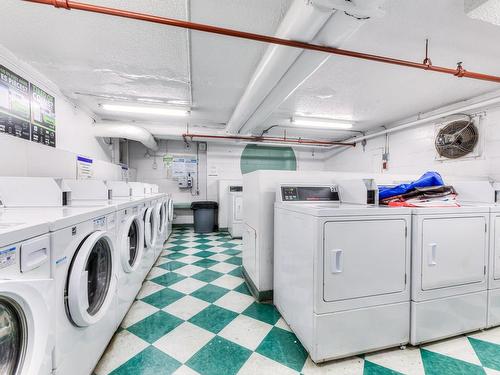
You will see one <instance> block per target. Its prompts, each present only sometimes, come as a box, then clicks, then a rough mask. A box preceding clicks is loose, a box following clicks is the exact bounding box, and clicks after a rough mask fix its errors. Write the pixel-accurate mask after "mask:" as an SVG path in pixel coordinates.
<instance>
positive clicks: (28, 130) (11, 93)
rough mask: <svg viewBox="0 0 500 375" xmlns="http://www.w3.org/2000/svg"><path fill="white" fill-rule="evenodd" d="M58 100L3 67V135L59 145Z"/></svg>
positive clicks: (0, 75) (0, 97)
mask: <svg viewBox="0 0 500 375" xmlns="http://www.w3.org/2000/svg"><path fill="white" fill-rule="evenodd" d="M55 107H56V99H55V97H53V96H52V95H50V94H48V93H47V92H45V91H44V90H42V89H40V88H39V87H38V86H36V85H34V84H32V83H29V82H28V81H27V80H26V79H24V78H22V77H21V76H19V75H17V74H16V73H14V72H13V71H11V70H9V69H7V68H6V67H4V66H3V65H0V133H6V134H10V135H13V136H16V137H19V138H23V139H26V140H32V141H34V142H38V143H43V144H45V145H47V146H52V147H55V146H56V114H55Z"/></svg>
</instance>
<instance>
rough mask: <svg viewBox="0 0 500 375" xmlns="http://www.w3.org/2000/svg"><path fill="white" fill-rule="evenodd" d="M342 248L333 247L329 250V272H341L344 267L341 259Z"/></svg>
mask: <svg viewBox="0 0 500 375" xmlns="http://www.w3.org/2000/svg"><path fill="white" fill-rule="evenodd" d="M343 254H344V250H342V249H333V250H330V272H331V273H341V272H342V270H343V268H344V261H343V258H344V257H343Z"/></svg>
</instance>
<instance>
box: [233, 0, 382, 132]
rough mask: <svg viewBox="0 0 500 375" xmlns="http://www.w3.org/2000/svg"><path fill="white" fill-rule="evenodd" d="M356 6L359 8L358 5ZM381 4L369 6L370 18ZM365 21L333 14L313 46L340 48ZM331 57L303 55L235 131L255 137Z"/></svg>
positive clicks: (304, 53)
mask: <svg viewBox="0 0 500 375" xmlns="http://www.w3.org/2000/svg"><path fill="white" fill-rule="evenodd" d="M322 3H325V0H322ZM357 3H358V4H361V2H360V1H358V2H357ZM382 3H383V0H377V1H370V3H369V5H370V6H371V7H372V12H373V14H375V15H376V16H379V15H380V14H379V13H377V10H379V6H380V5H381V4H382ZM363 14H368V12H367V11H366V9H365V8H363ZM366 21H367V18H362V19H359V18H357V17H351V16H348V15H346V14H345V13H344V12H343V11H342V12H336V13H335V14H333V16H332V17H330V19H329V21H328V22H327V23H326V24H325V26H324V27H323V28H322V29H321V31H320V32H319V33H318V34H317V35H316V37H315V38H314V42H315V43H318V44H321V45H327V46H334V47H339V46H341V45H342V43H343V42H344V41H345V40H347V39H348V38H349V37H350V36H352V35H353V34H354V33H355V32H356V31H358V30H359V28H361V26H362V25H363V24H364V23H365V22H366ZM330 56H331V55H325V54H322V53H317V52H315V51H307V50H304V51H302V53H301V54H300V56H299V57H298V58H297V59H296V60H295V62H294V63H293V64H292V65H291V66H290V68H289V69H288V70H287V71H286V73H285V74H284V75H283V76H282V77H281V79H280V80H279V82H278V83H277V84H276V85H275V86H274V87H273V88H272V90H271V91H270V92H269V93H268V94H267V95H266V97H265V98H263V100H262V102H261V103H260V104H259V106H258V107H257V108H256V110H255V111H254V112H253V113H252V114H251V116H249V118H247V119H246V121H245V123H242V124H240V125H241V126H240V127H239V128H238V129H235V130H236V131H237V132H239V133H242V134H249V133H255V129H257V128H265V126H266V123H265V121H266V120H268V118H269V116H271V115H272V114H273V112H274V111H275V110H276V108H278V107H279V106H280V105H281V103H283V102H284V101H285V100H286V99H287V98H288V97H289V96H290V95H291V94H293V93H294V92H295V90H297V89H298V88H299V87H300V86H301V85H302V84H303V83H304V82H305V81H306V80H307V79H308V78H309V77H310V76H311V75H312V74H313V73H314V72H316V71H317V70H318V69H319V68H320V67H321V66H322V65H323V64H324V63H325V62H326V61H327V60H328V59H329V58H330Z"/></svg>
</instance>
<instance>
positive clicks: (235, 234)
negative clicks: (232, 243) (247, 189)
mask: <svg viewBox="0 0 500 375" xmlns="http://www.w3.org/2000/svg"><path fill="white" fill-rule="evenodd" d="M228 199H229V204H228V208H229V210H228V211H229V212H228V214H229V215H228V216H229V217H228V223H227V230H228V232H229V234H230V235H231V237H232V238H241V237H242V236H243V186H241V185H231V186H229V194H228Z"/></svg>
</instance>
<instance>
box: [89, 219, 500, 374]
mask: <svg viewBox="0 0 500 375" xmlns="http://www.w3.org/2000/svg"><path fill="white" fill-rule="evenodd" d="M240 265H241V241H240V240H232V239H231V238H230V237H229V236H228V235H227V233H222V232H221V233H211V234H208V235H199V234H195V233H194V232H193V231H192V230H191V229H177V230H175V232H174V233H173V235H172V236H171V238H170V239H169V241H168V242H167V243H166V244H165V251H164V252H163V254H162V256H161V257H160V258H159V259H158V262H157V263H156V265H155V267H154V268H153V269H152V270H151V272H150V274H149V276H148V278H147V280H146V281H145V282H144V285H143V287H142V290H141V291H140V293H139V295H138V296H137V300H136V301H135V302H134V304H133V306H132V308H131V309H130V311H129V313H128V314H127V316H126V317H125V319H124V320H123V322H122V328H121V329H120V330H119V331H118V332H117V333H116V335H115V337H114V339H113V341H112V342H111V344H110V345H109V347H108V349H107V351H106V353H105V354H104V355H103V357H102V358H101V361H100V363H99V364H98V366H97V368H96V369H95V373H96V375H105V374H113V375H124V374H127V375H149V374H152V375H163V374H176V375H181V374H202V375H205V374H206V375H212V374H213V375H226V374H245V375H246V374H248V375H261V374H272V375H282V374H283V375H285V374H298V373H302V374H332V375H333V374H339V375H347V374H352V375H354V374H363V375H386V374H387V375H389V374H415V375H417V374H427V375H448V374H449V375H456V374H464V375H469V374H489V375H492V374H499V375H500V328H497V329H492V330H488V331H484V332H478V333H474V334H471V335H468V336H460V337H457V338H453V339H450V340H445V341H442V342H438V343H434V344H431V345H426V346H424V347H422V348H412V347H409V348H407V349H406V350H400V349H393V350H388V351H384V352H380V353H375V354H369V355H365V356H359V357H353V358H348V359H345V360H340V361H335V362H331V363H327V364H324V365H321V366H316V365H315V364H314V363H312V362H311V360H310V359H309V358H308V356H307V353H306V351H305V350H304V348H303V347H302V345H301V344H300V342H299V341H298V340H297V338H296V337H295V335H294V334H293V333H292V332H291V331H290V329H289V328H288V326H287V325H286V323H285V322H284V321H283V319H282V318H281V317H280V315H279V313H278V312H277V311H276V310H275V309H274V307H273V306H272V305H269V304H259V303H256V302H255V301H254V299H253V298H252V296H251V295H250V293H249V291H248V289H247V287H246V286H245V283H244V281H243V279H242V277H241V272H240Z"/></svg>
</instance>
